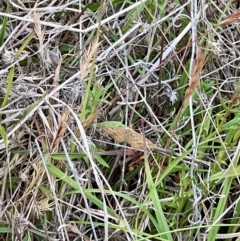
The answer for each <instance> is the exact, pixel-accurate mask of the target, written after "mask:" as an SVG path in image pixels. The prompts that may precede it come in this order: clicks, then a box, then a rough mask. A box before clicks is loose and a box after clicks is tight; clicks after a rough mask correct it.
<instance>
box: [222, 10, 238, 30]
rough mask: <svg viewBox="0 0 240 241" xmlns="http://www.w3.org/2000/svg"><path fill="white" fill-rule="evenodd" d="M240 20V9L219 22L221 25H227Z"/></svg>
mask: <svg viewBox="0 0 240 241" xmlns="http://www.w3.org/2000/svg"><path fill="white" fill-rule="evenodd" d="M239 20H240V10H239V11H237V12H235V13H233V14H232V15H230V16H228V17H227V18H225V19H224V20H223V21H221V22H220V23H219V25H220V26H225V25H228V24H231V23H235V22H237V21H239Z"/></svg>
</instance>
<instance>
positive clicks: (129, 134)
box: [100, 125, 158, 151]
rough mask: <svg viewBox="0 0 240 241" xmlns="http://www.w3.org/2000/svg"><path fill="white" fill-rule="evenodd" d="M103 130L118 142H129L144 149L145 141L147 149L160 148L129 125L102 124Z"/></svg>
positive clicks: (136, 148)
mask: <svg viewBox="0 0 240 241" xmlns="http://www.w3.org/2000/svg"><path fill="white" fill-rule="evenodd" d="M100 127H101V129H102V130H103V131H105V132H106V133H107V134H108V135H110V136H111V137H112V138H113V139H114V140H115V141H116V142H119V143H121V142H127V144H129V145H130V146H131V147H132V148H133V149H135V150H141V151H143V150H144V142H145V143H146V148H147V149H158V146H157V145H156V144H154V143H153V142H151V141H150V140H148V139H145V140H143V138H144V137H143V135H141V134H139V133H137V132H136V131H134V130H133V129H131V128H129V127H113V126H104V125H101V126H100Z"/></svg>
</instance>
